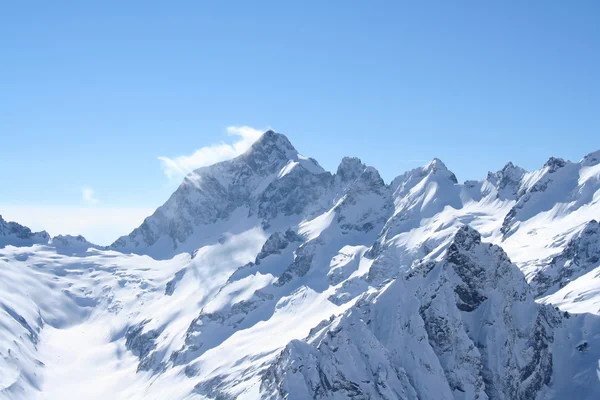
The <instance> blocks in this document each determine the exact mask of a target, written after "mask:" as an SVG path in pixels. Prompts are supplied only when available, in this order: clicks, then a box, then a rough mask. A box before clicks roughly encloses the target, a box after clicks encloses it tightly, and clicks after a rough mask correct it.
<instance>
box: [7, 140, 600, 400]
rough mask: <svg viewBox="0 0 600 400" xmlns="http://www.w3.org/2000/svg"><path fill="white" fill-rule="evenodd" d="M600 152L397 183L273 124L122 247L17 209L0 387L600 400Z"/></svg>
mask: <svg viewBox="0 0 600 400" xmlns="http://www.w3.org/2000/svg"><path fill="white" fill-rule="evenodd" d="M599 159H600V152H596V153H592V154H590V155H588V156H586V157H585V158H584V159H583V160H582V161H581V162H578V163H573V162H569V161H563V160H560V159H550V160H549V161H548V162H547V163H546V164H545V165H544V166H543V167H542V168H541V169H539V170H537V171H533V172H531V173H527V172H525V171H524V170H522V169H520V168H518V167H515V166H514V165H512V164H507V166H506V167H505V168H503V169H502V170H501V171H498V172H496V173H490V174H489V175H488V177H487V178H486V179H483V180H481V181H469V182H465V183H462V184H461V183H458V181H457V179H456V177H455V176H454V174H453V173H452V172H450V171H449V170H448V169H447V168H446V166H445V165H444V164H443V163H442V162H441V161H440V160H437V159H435V160H433V161H432V162H430V163H428V164H427V165H425V166H424V167H421V168H417V169H415V170H412V171H408V172H406V173H404V174H402V175H400V176H399V177H397V178H396V179H394V181H393V182H392V183H391V184H389V185H386V184H385V183H384V182H383V181H382V180H381V178H380V177H379V174H378V173H377V171H376V170H375V169H374V168H372V167H367V166H365V165H364V164H362V163H361V162H360V160H358V159H356V158H344V160H343V161H342V163H341V164H340V167H339V168H338V170H337V171H336V173H335V174H330V173H328V172H325V171H324V170H323V169H322V168H321V167H320V166H319V165H318V163H316V161H314V160H312V159H310V158H307V157H304V156H301V155H299V154H298V153H297V152H296V151H295V149H294V148H293V146H292V145H291V144H290V143H289V141H287V138H285V137H284V136H282V135H278V134H275V133H273V132H267V133H266V134H265V135H264V136H263V138H261V140H259V142H257V144H255V145H254V146H253V148H252V149H250V150H249V152H248V153H246V154H244V155H242V156H240V157H238V158H236V159H234V160H232V161H228V162H224V163H220V164H217V165H215V166H212V167H205V168H202V169H200V170H198V171H196V172H195V173H194V174H193V175H191V176H190V177H188V179H187V180H186V182H184V183H183V184H182V185H181V187H180V188H179V189H178V190H177V191H176V192H175V193H174V194H173V196H172V197H171V198H170V199H169V201H168V202H167V203H166V204H165V205H164V206H162V207H161V208H159V209H158V210H157V212H156V213H155V214H154V215H152V216H150V217H149V218H147V219H146V221H145V222H144V224H143V225H142V226H140V228H138V229H136V230H135V231H134V232H132V234H131V235H128V236H125V237H122V238H120V239H119V240H118V241H117V242H115V244H114V245H113V246H111V247H109V248H100V247H98V246H94V245H92V244H90V243H88V242H87V241H85V239H83V238H81V237H58V238H53V239H50V238H49V237H48V236H47V234H45V233H43V232H42V233H32V232H30V231H28V230H27V228H25V227H21V226H18V225H16V224H12V225H10V224H7V223H5V222H4V221H3V220H2V221H0V222H2V223H1V224H0V357H1V358H0V398H10V399H20V398H23V399H31V398H39V399H106V398H111V399H142V398H144V399H145V398H150V399H183V398H200V399H202V398H207V399H216V398H218V399H230V398H238V399H259V398H272V399H279V398H282V399H283V398H288V399H289V400H291V399H294V398H298V399H302V398H307V396H308V398H310V397H315V398H325V399H338V398H339V399H342V398H348V397H349V396H351V395H354V396H355V397H356V398H382V399H384V398H385V399H387V398H420V399H432V400H433V399H439V398H454V399H468V398H475V397H476V396H480V397H479V398H482V399H483V398H502V399H509V398H511V395H510V394H509V395H507V393H512V392H510V390H513V389H514V390H515V391H516V392H514V393H517V392H518V391H521V392H518V393H521V394H522V396H521V394H519V396H521V397H518V396H517V397H514V396H516V395H515V394H514V393H513V395H512V396H513V398H529V397H523V396H526V395H527V393H529V394H531V395H532V396H533V397H531V398H532V399H533V398H539V399H542V398H550V399H551V398H564V396H565V394H566V393H569V394H571V391H573V390H577V391H578V392H576V393H573V395H575V396H577V398H581V399H588V398H589V399H591V398H598V396H599V395H600V381H599V380H598V373H599V370H598V361H599V358H600V322H599V321H600V316H597V315H600V261H598V260H597V259H596V258H595V257H596V252H597V251H598V255H600V241H599V240H596V237H595V236H594V235H595V233H594V232H595V231H593V229H591V228H589V227H590V226H594V225H593V223H591V222H590V221H592V220H594V219H596V220H598V219H599V218H600V169H599V168H598V166H599V165H600V161H599ZM0 211H1V210H0ZM464 225H469V226H470V227H472V228H473V229H475V230H476V231H477V232H479V234H481V240H482V241H483V242H484V244H478V245H477V246H475V247H472V248H471V247H470V246H465V247H464V248H463V247H461V248H460V252H461V254H463V253H464V255H465V257H467V259H468V260H472V261H473V263H472V264H473V265H471V267H470V268H471V270H472V271H479V272H477V273H473V274H471V275H469V277H468V278H465V276H464V274H463V275H461V273H462V272H461V271H460V270H459V269H460V265H461V263H460V262H459V263H458V264H456V263H454V261H453V260H452V259H451V257H450V256H449V250H448V249H449V248H450V246H452V244H453V243H455V242H456V238H455V234H456V232H457V231H459V230H460V229H462V231H464V228H462V227H463V226H464ZM586 227H587V228H586ZM586 229H587V230H586ZM588 231H590V232H592V233H590V235H588V236H589V237H588V236H586V240H584V241H581V242H578V241H577V240H578V238H581V237H582V235H584V234H586V235H587V234H588V233H589V232H588ZM465 232H467V234H466V237H471V236H472V237H476V236H477V235H478V233H477V232H475V231H472V232H471V231H465ZM463 234H464V232H463ZM467 242H469V240H467ZM487 243H491V244H494V245H498V246H500V247H501V248H502V249H503V250H504V251H505V252H506V253H507V255H508V257H509V258H510V261H511V262H512V263H514V264H515V265H516V266H515V265H512V264H511V263H510V262H509V261H508V260H505V259H504V258H503V257H504V256H503V255H502V254H503V253H502V251H501V250H500V249H498V248H496V247H493V248H488V247H486V246H487ZM15 246H17V247H15ZM459 247H460V246H459ZM131 253H135V254H131ZM457 265H458V266H457ZM517 267H518V269H517ZM565 268H567V269H566V270H565ZM519 269H520V271H519ZM562 270H565V271H567V272H566V273H563V274H562V275H561V273H560V271H562ZM557 271H559V272H557ZM482 276H484V277H485V279H483V278H482ZM548 277H549V278H548ZM557 277H558V278H560V279H558V278H557ZM465 280H466V281H467V282H465ZM526 281H527V282H530V283H531V288H530V286H529V285H528V284H527V283H526ZM548 282H549V283H548ZM464 285H466V286H465V287H467V288H468V289H469V291H470V292H469V291H467V292H468V293H470V296H471V297H469V299H470V300H468V301H467V303H468V302H469V301H471V302H473V304H474V305H473V304H471V305H468V307H467V306H465V305H464V304H462V303H460V302H459V301H458V300H456V304H454V302H455V299H458V297H456V296H458V294H456V293H462V295H463V297H464V298H467V297H468V296H467V297H465V296H466V295H465V293H466V292H465V289H464V288H463V286H464ZM457 288H458V289H457ZM474 293H475V294H474ZM477 293H479V294H477ZM535 293H541V294H540V295H539V296H538V298H537V300H536V301H537V304H536V303H535V302H534V300H533V298H534V295H535ZM459 297H460V296H459ZM435 299H437V300H435ZM463 300H464V299H463ZM461 301H462V300H461ZM544 304H551V305H553V306H558V307H559V308H560V309H561V310H562V311H561V312H559V311H557V310H555V309H554V308H553V307H551V306H548V307H546V306H545V305H544ZM563 311H568V312H569V313H576V314H584V315H578V316H574V315H571V314H565V313H564V312H563ZM585 313H589V314H585ZM434 328H435V329H434ZM538 330H541V331H538ZM436 332H437V333H436ZM440 332H442V333H443V334H442V333H440ZM338 334H339V335H338ZM475 335H478V336H477V337H475ZM447 340H451V343H452V344H451V345H450V346H449V347H445V346H446V345H445V344H444V343H445V341H447ZM505 343H510V344H509V346H508V347H506V346H505ZM448 349H449V350H448ZM548 349H550V350H548ZM507 351H508V353H507ZM548 352H550V353H552V359H553V360H554V364H553V365H552V368H551V369H548V368H547V367H548V365H550V364H552V363H549V362H548V360H549V357H550V355H549V353H548ZM504 353H507V354H504ZM507 366H510V368H509V367H507ZM519 374H521V375H519ZM574 374H575V375H574ZM501 376H510V377H512V378H511V379H510V381H511V382H512V381H514V382H516V383H515V386H514V388H513V387H512V386H510V385H511V384H512V383H511V382H509V383H502V384H500V383H497V384H496V386H494V385H492V384H491V383H490V382H496V381H497V382H501V381H502V380H501V379H500V378H498V377H501ZM546 380H547V381H546ZM484 381H485V382H487V383H485V385H484ZM335 382H337V384H339V385H341V386H333V385H334V384H336V383H335ZM486 385H487V386H486ZM502 385H505V386H502ZM507 385H508V386H507ZM519 385H520V386H519ZM509 386H510V387H511V388H512V389H511V388H509ZM359 394H360V395H361V396H363V397H360V396H359ZM286 396H287V397H286ZM294 396H296V397H294Z"/></svg>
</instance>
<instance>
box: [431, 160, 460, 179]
mask: <svg viewBox="0 0 600 400" xmlns="http://www.w3.org/2000/svg"><path fill="white" fill-rule="evenodd" d="M423 172H425V173H426V174H435V175H440V176H445V177H447V178H448V179H450V180H451V181H452V182H453V183H458V180H457V179H456V175H454V173H452V171H450V170H449V169H448V167H446V164H444V162H443V161H442V160H440V159H439V158H437V157H436V158H434V159H433V160H431V161H430V162H429V163H427V164H426V165H425V166H424V167H423Z"/></svg>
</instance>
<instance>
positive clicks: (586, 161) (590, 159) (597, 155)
mask: <svg viewBox="0 0 600 400" xmlns="http://www.w3.org/2000/svg"><path fill="white" fill-rule="evenodd" d="M599 162H600V150H596V151H593V152H591V153H590V154H587V155H586V156H585V157H583V160H581V163H582V164H583V165H585V166H592V165H596V164H598V163H599Z"/></svg>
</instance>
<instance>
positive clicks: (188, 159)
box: [158, 126, 264, 179]
mask: <svg viewBox="0 0 600 400" xmlns="http://www.w3.org/2000/svg"><path fill="white" fill-rule="evenodd" d="M263 132H264V131H263V130H259V129H254V128H251V127H249V126H230V127H228V128H227V134H228V135H229V136H234V137H235V140H234V142H233V143H225V142H221V143H218V144H213V145H210V146H205V147H202V148H200V149H198V150H196V151H194V153H192V154H190V155H182V156H178V157H175V158H170V157H165V156H161V157H158V159H159V160H160V162H161V163H162V168H163V171H164V172H165V175H167V177H169V178H170V179H173V178H180V177H181V176H185V175H187V174H189V173H190V172H192V171H193V170H195V169H197V168H200V167H205V166H207V165H212V164H215V163H218V162H219V161H224V160H229V159H231V158H234V157H237V156H239V155H240V154H242V153H243V152H245V151H246V150H248V148H250V146H251V145H252V143H254V142H255V141H256V140H257V139H258V138H259V137H260V136H261V135H262V133H263Z"/></svg>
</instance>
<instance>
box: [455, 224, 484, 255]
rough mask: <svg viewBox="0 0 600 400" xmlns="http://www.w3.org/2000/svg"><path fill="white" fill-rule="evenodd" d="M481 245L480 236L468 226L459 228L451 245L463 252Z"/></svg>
mask: <svg viewBox="0 0 600 400" xmlns="http://www.w3.org/2000/svg"><path fill="white" fill-rule="evenodd" d="M480 243H481V234H480V233H479V232H477V231H476V230H475V229H474V228H472V227H471V226H469V225H463V226H461V227H460V228H459V229H458V231H456V233H455V234H454V240H453V241H452V244H453V245H455V246H457V247H458V248H461V249H464V250H470V249H471V248H472V247H473V246H476V245H478V244H480Z"/></svg>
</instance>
